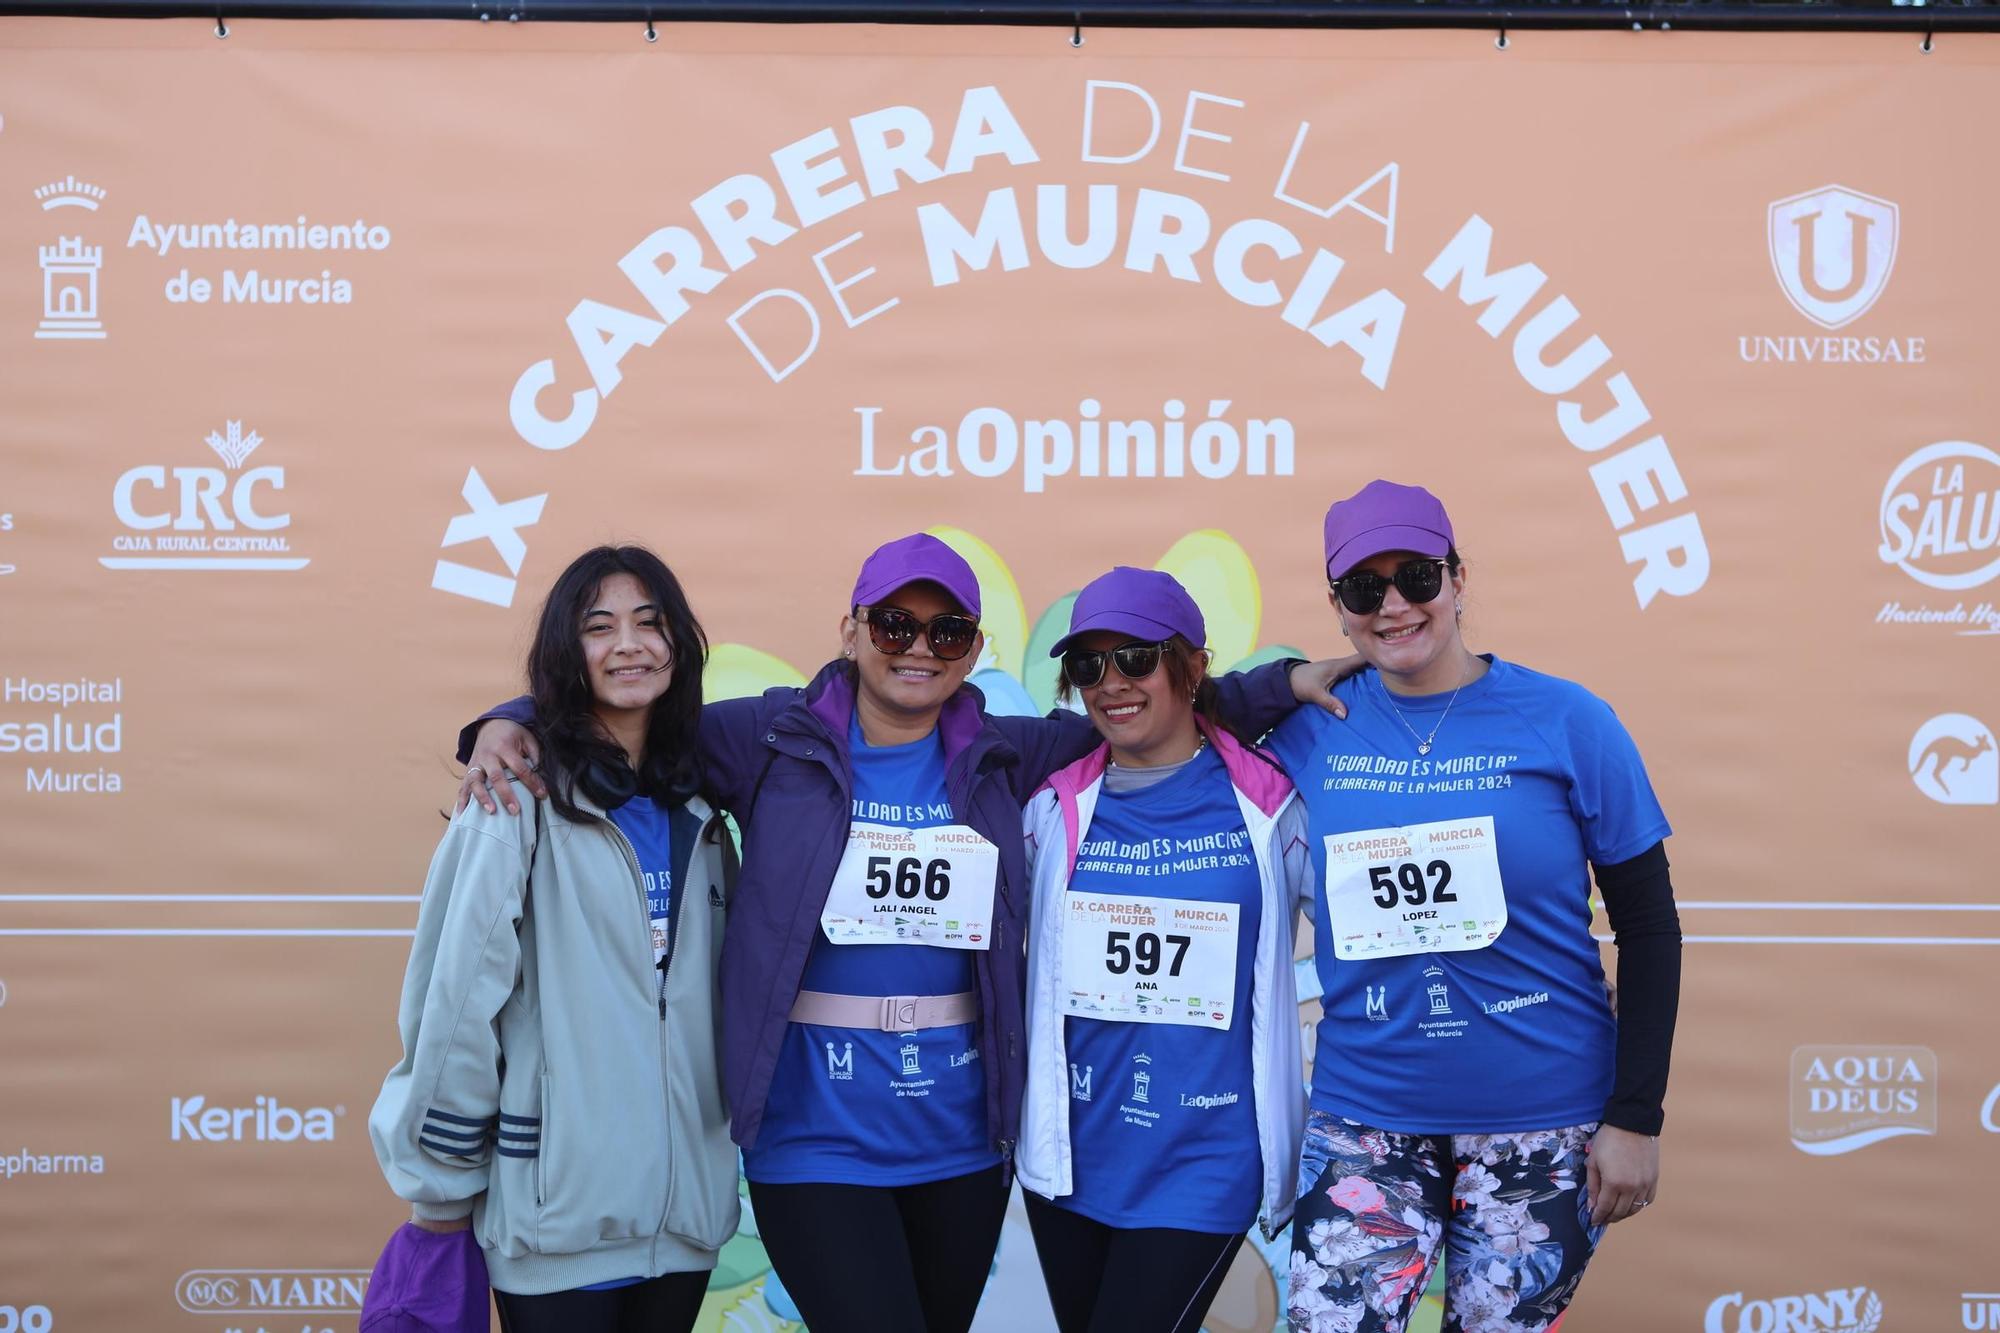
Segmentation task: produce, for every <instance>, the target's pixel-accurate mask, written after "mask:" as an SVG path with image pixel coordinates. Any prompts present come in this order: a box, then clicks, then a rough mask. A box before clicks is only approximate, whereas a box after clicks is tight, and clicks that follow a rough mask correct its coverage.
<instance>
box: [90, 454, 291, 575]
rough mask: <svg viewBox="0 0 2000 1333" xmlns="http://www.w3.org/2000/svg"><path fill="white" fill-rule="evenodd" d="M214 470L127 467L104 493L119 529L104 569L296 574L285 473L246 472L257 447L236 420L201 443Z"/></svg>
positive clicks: (271, 469) (256, 469)
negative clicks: (213, 462) (211, 453)
mask: <svg viewBox="0 0 2000 1333" xmlns="http://www.w3.org/2000/svg"><path fill="white" fill-rule="evenodd" d="M205 443H206V444H207V445H208V447H209V448H210V449H212V450H214V451H215V456H216V457H217V458H218V459H220V460H221V462H222V466H221V467H208V466H194V465H183V466H180V467H175V468H167V467H164V466H162V465H160V464H157V463H155V464H147V465H144V466H141V467H135V468H129V469H127V470H126V471H125V472H124V474H123V475H121V476H120V477H119V478H118V482H117V484H116V485H115V486H113V487H112V488H111V509H112V512H113V513H114V514H116V515H117V516H118V523H119V527H120V531H119V532H118V534H117V535H115V536H114V537H112V539H111V549H112V550H113V551H114V552H116V554H114V555H108V556H100V557H99V558H98V561H97V563H98V564H100V565H103V566H104V567H105V568H106V569H171V570H196V569H202V570H215V569H238V570H253V569H254V570H296V569H304V568H305V567H306V566H307V565H308V564H310V563H311V561H310V560H309V559H307V558H306V557H303V556H300V555H298V554H297V553H296V552H295V551H294V550H293V549H292V545H291V539H290V537H289V536H288V533H287V530H288V529H289V528H290V527H291V526H292V515H291V512H290V511H289V510H288V509H286V508H284V507H283V493H284V489H285V469H284V468H282V467H277V466H272V465H263V466H258V467H246V466H245V464H247V463H248V462H249V461H250V456H251V455H252V454H254V453H256V452H257V450H258V449H259V448H261V447H262V446H263V444H264V437H263V436H261V435H259V434H258V433H257V432H256V431H254V430H251V431H246V430H244V428H243V423H242V422H240V421H231V422H227V423H225V424H224V426H223V428H222V429H221V430H212V431H210V432H209V433H208V438H207V440H206V441H205Z"/></svg>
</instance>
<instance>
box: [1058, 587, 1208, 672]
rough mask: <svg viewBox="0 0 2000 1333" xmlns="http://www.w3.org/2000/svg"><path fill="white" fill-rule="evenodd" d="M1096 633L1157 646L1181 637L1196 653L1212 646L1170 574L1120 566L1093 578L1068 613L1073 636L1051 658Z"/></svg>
mask: <svg viewBox="0 0 2000 1333" xmlns="http://www.w3.org/2000/svg"><path fill="white" fill-rule="evenodd" d="M1096 630H1110V631H1112V632H1113V633H1115V634H1130V635H1132V636H1133V637H1135V638H1140V639H1145V640H1147V641H1148V642H1153V641H1157V640H1161V639H1171V638H1172V637H1173V636H1174V635H1176V634H1178V635H1180V636H1181V637H1182V638H1184V639H1186V640H1187V641H1188V642H1189V643H1191V644H1193V645H1194V646H1195V647H1197V648H1201V647H1204V646H1206V645H1207V643H1208V626H1207V624H1206V623H1205V622H1204V621H1203V620H1202V618H1201V608H1200V607H1198V606H1196V605H1195V604H1194V598H1192V597H1190V596H1188V593H1187V589H1186V588H1183V587H1182V586H1181V585H1180V584H1179V583H1178V582H1177V581H1176V580H1175V579H1174V576H1173V575H1171V574H1167V573H1163V572H1161V571H1160V570H1157V569H1134V568H1132V567H1131V566H1130V565H1120V566H1118V567H1117V568H1116V569H1114V570H1112V571H1111V572H1110V573H1109V574H1101V575H1099V576H1098V577H1096V578H1094V579H1092V580H1091V581H1090V582H1089V584H1087V585H1086V586H1085V587H1084V590H1083V591H1082V592H1080V593H1078V594H1077V595H1076V605H1074V606H1072V607H1071V608H1070V612H1069V633H1067V634H1065V635H1063V636H1062V637H1061V638H1060V639H1057V640H1056V643H1055V647H1053V648H1051V649H1049V656H1050V657H1061V656H1062V655H1063V654H1064V653H1065V652H1067V651H1068V650H1069V646H1070V644H1072V643H1073V642H1075V641H1076V639H1077V638H1078V636H1080V635H1084V634H1089V633H1092V632H1093V631H1096Z"/></svg>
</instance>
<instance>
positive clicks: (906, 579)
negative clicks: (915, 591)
mask: <svg viewBox="0 0 2000 1333" xmlns="http://www.w3.org/2000/svg"><path fill="white" fill-rule="evenodd" d="M912 583H935V584H937V585H938V587H940V588H943V589H944V590H945V591H946V592H948V593H950V594H951V599H952V600H953V601H955V602H957V603H958V604H959V606H960V607H962V608H964V610H965V613H966V614H967V615H969V616H971V617H972V618H973V619H975V620H977V619H978V618H979V576H978V575H977V574H974V573H973V572H972V566H971V565H968V564H966V563H965V557H964V556H962V555H960V554H959V553H958V552H956V551H954V550H952V549H951V548H950V547H949V546H947V545H945V544H944V543H943V542H941V541H939V540H938V539H937V538H935V537H933V536H931V535H930V534H929V533H927V532H915V533H911V534H910V535H909V536H907V537H898V538H896V540H895V541H892V542H886V543H884V544H883V545H881V546H878V547H876V548H875V551H874V554H872V555H870V556H869V557H868V558H867V559H866V560H863V561H862V562H861V575H860V577H859V578H857V579H855V580H854V599H853V601H852V603H851V605H853V606H873V605H874V604H875V603H876V602H878V601H880V600H881V599H882V598H884V597H887V596H888V595H889V594H890V593H892V592H894V591H896V589H898V588H901V587H906V586H907V585H909V584H912Z"/></svg>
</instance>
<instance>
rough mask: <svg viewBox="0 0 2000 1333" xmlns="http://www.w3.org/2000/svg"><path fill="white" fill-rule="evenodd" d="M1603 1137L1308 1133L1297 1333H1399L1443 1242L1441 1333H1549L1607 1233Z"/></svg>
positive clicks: (1296, 1257) (1298, 1235)
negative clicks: (1591, 1155)
mask: <svg viewBox="0 0 2000 1333" xmlns="http://www.w3.org/2000/svg"><path fill="white" fill-rule="evenodd" d="M1596 1131H1597V1126H1596V1125H1573V1126H1571V1127H1569V1128H1567V1129H1551V1130H1540V1131H1536V1132H1534V1133H1528V1134H1452V1135H1434V1136H1433V1135H1418V1134H1397V1133H1393V1132H1391V1131H1388V1130H1382V1129H1371V1128H1369V1127H1368V1126H1367V1125H1361V1124H1356V1123H1355V1122H1354V1121H1352V1120H1344V1119H1342V1118H1341V1117H1339V1116H1335V1115H1329V1114H1327V1113H1326V1112H1324V1111H1314V1112H1313V1113H1312V1118H1311V1120H1310V1121H1309V1122H1308V1123H1307V1126H1306V1143H1305V1155H1304V1159H1303V1161H1302V1162H1301V1163H1300V1166H1299V1191H1300V1198H1299V1204H1298V1212H1297V1214H1296V1216H1295V1218H1294V1220H1293V1222H1292V1274H1291V1282H1290V1290H1289V1293H1288V1295H1287V1297H1286V1302H1285V1304H1286V1310H1287V1314H1288V1315H1289V1316H1290V1319H1291V1325H1292V1328H1293V1330H1294V1333H1403V1330H1404V1329H1405V1328H1406V1327H1407V1326H1408V1324H1409V1320H1410V1314H1411V1312H1412V1311H1413V1310H1414V1309H1415V1308H1416V1305H1417V1301H1418V1300H1419V1299H1420V1298H1421V1297H1422V1296H1423V1293H1424V1288H1425V1287H1426V1286H1428V1285H1429V1284H1430V1279H1431V1269H1432V1268H1433V1267H1434V1266H1435V1265H1436V1263H1437V1258H1438V1241H1439V1240H1440V1239H1442V1240H1444V1242H1445V1246H1446V1249H1447V1250H1448V1251H1449V1256H1450V1257H1449V1258H1448V1259H1447V1260H1446V1263H1445V1289H1446V1298H1445V1313H1444V1329H1445V1333H1548V1331H1549V1330H1553V1329H1554V1328H1556V1326H1557V1325H1558V1324H1560V1323H1561V1321H1562V1314H1563V1311H1564V1310H1565V1309H1567V1308H1568V1306H1569V1303H1570V1300H1571V1298H1572V1297H1574V1296H1575V1295H1576V1288H1577V1284H1578V1283H1580V1282H1581V1281H1582V1280H1583V1269H1584V1265H1585V1264H1587V1263H1589V1262H1590V1256H1591V1254H1592V1252H1593V1251H1594V1250H1595V1249H1596V1248H1597V1241H1598V1238H1599V1237H1600V1236H1602V1235H1603V1234H1604V1228H1602V1227H1593V1226H1591V1225H1590V1201H1589V1200H1588V1199H1586V1198H1585V1197H1584V1195H1585V1193H1586V1191H1585V1189H1584V1182H1585V1179H1586V1176H1585V1170H1584V1154H1585V1150H1586V1149H1587V1148H1588V1147H1589V1145H1590V1138H1591V1135H1592V1134H1594V1133H1595V1132H1596Z"/></svg>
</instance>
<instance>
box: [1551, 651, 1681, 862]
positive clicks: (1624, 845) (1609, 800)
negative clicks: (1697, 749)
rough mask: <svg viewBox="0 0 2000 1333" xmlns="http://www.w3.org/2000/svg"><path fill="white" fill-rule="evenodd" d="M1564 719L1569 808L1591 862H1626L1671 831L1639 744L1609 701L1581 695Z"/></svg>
mask: <svg viewBox="0 0 2000 1333" xmlns="http://www.w3.org/2000/svg"><path fill="white" fill-rule="evenodd" d="M1580 693H1581V691H1580ZM1565 720H1566V722H1567V724H1568V726H1567V731H1568V741H1569V762H1570V788H1569V802H1570V809H1571V811H1572V812H1573V813H1574V814H1575V815H1576V822H1577V825H1578V827H1580V828H1581V829H1582V830H1583V845H1584V850H1585V851H1586V852H1587V853H1588V854H1589V856H1590V859H1591V862H1592V864H1595V865H1601V866H1605V865H1616V864H1618V863H1619V862H1620V861H1629V860H1631V859H1632V858H1633V857H1635V856H1637V855H1638V854H1639V853H1640V852H1643V851H1645V850H1646V849H1647V848H1648V847H1651V846H1652V845H1653V844H1654V843H1656V842H1660V841H1662V840H1663V839H1665V838H1666V837H1667V835H1668V834H1670V833H1672V832H1673V829H1672V828H1670V827H1669V826H1668V824H1667V816H1666V812H1665V811H1663V810H1661V809H1660V802H1659V798H1658V797H1656V796H1655V795H1654V794H1653V784H1652V781H1651V780H1650V779H1649V778H1648V777H1647V776H1646V763H1645V761H1644V760H1643V759H1641V758H1640V757H1639V747H1638V746H1637V745H1635V744H1634V743H1633V741H1632V734H1631V733H1630V732H1628V731H1626V730H1625V724H1624V723H1622V722H1620V721H1619V720H1618V715H1617V714H1616V713H1614V712H1612V711H1611V705H1610V704H1607V703H1605V702H1604V701H1603V700H1602V699H1599V698H1597V697H1596V696H1595V695H1591V694H1588V693H1584V695H1583V697H1582V698H1581V699H1580V700H1578V701H1577V703H1576V705H1575V706H1574V707H1573V708H1571V709H1570V710H1569V715H1568V717H1567V718H1566V719H1565Z"/></svg>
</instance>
